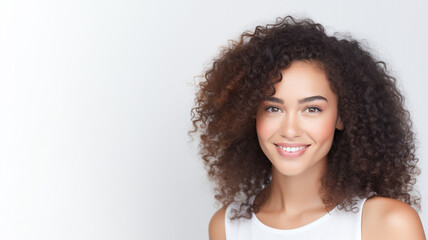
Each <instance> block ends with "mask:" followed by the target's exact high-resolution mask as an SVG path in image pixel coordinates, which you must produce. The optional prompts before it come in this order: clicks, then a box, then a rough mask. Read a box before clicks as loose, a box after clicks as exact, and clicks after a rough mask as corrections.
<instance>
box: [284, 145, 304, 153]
mask: <svg viewBox="0 0 428 240" xmlns="http://www.w3.org/2000/svg"><path fill="white" fill-rule="evenodd" d="M278 147H280V148H281V149H282V150H284V151H286V152H297V151H300V150H302V149H304V148H305V147H306V146H301V147H283V146H279V145H278Z"/></svg>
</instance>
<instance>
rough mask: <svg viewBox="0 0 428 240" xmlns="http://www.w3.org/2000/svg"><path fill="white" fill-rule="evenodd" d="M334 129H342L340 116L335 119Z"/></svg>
mask: <svg viewBox="0 0 428 240" xmlns="http://www.w3.org/2000/svg"><path fill="white" fill-rule="evenodd" d="M336 129H337V130H343V122H342V119H340V117H337V120H336Z"/></svg>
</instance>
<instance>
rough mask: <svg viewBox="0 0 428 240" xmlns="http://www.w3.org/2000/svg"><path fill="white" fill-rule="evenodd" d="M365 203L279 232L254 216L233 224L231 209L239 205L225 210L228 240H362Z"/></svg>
mask: <svg viewBox="0 0 428 240" xmlns="http://www.w3.org/2000/svg"><path fill="white" fill-rule="evenodd" d="M365 201H366V199H361V200H359V201H358V202H357V204H356V205H355V207H358V209H356V210H354V211H351V212H347V211H345V210H339V209H337V207H336V208H334V209H333V210H331V211H330V212H329V213H327V214H326V215H324V216H322V217H321V218H319V219H317V220H315V221H313V222H311V223H309V224H307V225H305V226H302V227H299V228H295V229H289V230H280V229H276V228H271V227H268V226H266V225H264V224H263V223H262V222H260V221H259V220H258V219H257V217H256V215H255V214H254V213H253V215H252V218H251V219H246V218H240V219H238V220H232V221H231V220H230V216H231V209H232V208H234V209H238V206H239V204H238V203H232V204H230V205H229V206H228V207H227V209H226V216H225V228H226V240H258V239H260V240H287V239H292V240H303V239H305V240H309V239H311V240H313V239H328V240H344V239H346V240H361V213H362V210H363V205H364V202H365Z"/></svg>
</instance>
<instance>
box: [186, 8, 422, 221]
mask: <svg viewBox="0 0 428 240" xmlns="http://www.w3.org/2000/svg"><path fill="white" fill-rule="evenodd" d="M299 60H302V61H315V62H317V63H319V65H320V67H321V68H322V69H323V70H324V71H325V73H326V74H327V76H328V79H329V81H330V85H331V89H332V91H333V92H334V93H335V94H336V95H337V96H338V112H339V116H340V118H341V120H342V122H343V124H344V129H343V130H342V131H336V133H335V136H334V140H333V145H332V147H331V150H330V152H329V153H328V164H327V174H326V176H324V177H323V179H322V193H323V194H322V199H323V201H324V204H325V205H326V206H336V205H338V206H339V207H340V208H345V209H347V210H349V209H351V208H352V206H353V204H354V203H355V197H361V198H364V197H365V198H368V197H371V196H372V195H373V194H375V195H377V196H384V197H389V198H394V199H399V200H401V201H403V202H406V203H408V204H410V205H413V206H414V207H416V208H420V203H419V202H420V198H419V197H418V196H415V195H413V186H414V184H415V182H416V180H415V176H416V175H417V174H419V169H418V168H417V167H416V163H417V161H418V159H417V158H416V156H415V143H414V141H415V140H414V133H413V131H412V124H411V121H410V116H409V112H408V111H407V110H406V109H405V108H404V98H403V95H402V94H401V93H400V92H399V90H398V88H397V87H396V80H395V78H394V77H392V76H391V75H389V74H388V71H387V68H386V64H385V63H384V62H381V61H377V60H375V59H374V57H373V56H372V55H371V54H370V53H369V52H368V51H366V50H365V49H364V47H363V46H362V44H361V43H359V42H358V41H356V40H353V39H340V38H338V37H335V36H328V35H327V34H326V33H325V31H324V28H323V26H322V25H320V24H317V23H314V22H313V21H312V20H310V19H302V20H295V19H294V18H293V17H291V16H287V17H285V18H278V19H277V20H276V23H275V24H269V25H266V26H257V27H256V28H255V30H254V32H248V31H247V32H244V33H243V34H242V35H241V36H240V39H239V40H238V41H232V42H231V44H230V45H229V46H228V47H227V48H225V49H224V50H222V52H221V54H220V55H219V57H218V58H217V59H215V60H214V62H213V64H212V67H210V68H209V69H208V70H207V71H206V72H205V80H204V81H202V82H200V83H199V91H198V92H197V95H196V100H195V107H194V108H193V109H192V112H191V113H192V122H193V126H194V129H193V131H191V132H197V131H199V132H201V135H200V140H201V149H200V154H201V156H202V159H203V161H204V164H205V166H206V168H207V170H208V175H209V177H210V179H211V180H213V181H214V182H215V183H216V188H215V190H216V195H215V198H216V199H217V200H218V201H219V202H221V203H222V204H223V205H224V206H226V205H228V204H230V203H231V202H233V201H237V200H241V201H242V203H241V211H240V213H237V215H236V216H235V218H239V217H246V218H251V213H252V212H257V211H258V205H257V203H252V202H251V201H250V199H251V197H254V196H257V195H259V194H261V193H262V191H263V189H264V188H265V187H266V186H267V185H268V184H269V183H270V179H271V170H272V165H271V163H270V161H269V160H268V159H267V157H266V156H265V155H264V153H263V151H262V150H261V148H260V146H259V143H258V140H257V133H256V126H255V124H256V122H255V117H254V116H255V115H256V111H257V106H258V105H259V104H260V103H261V102H262V101H263V100H264V99H265V97H266V96H268V95H273V94H274V92H275V89H274V87H273V85H274V84H275V83H276V82H278V81H281V79H282V75H281V70H283V69H286V68H287V67H289V66H290V64H291V63H292V62H293V61H299Z"/></svg>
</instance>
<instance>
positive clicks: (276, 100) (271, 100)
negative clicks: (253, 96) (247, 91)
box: [265, 97, 284, 104]
mask: <svg viewBox="0 0 428 240" xmlns="http://www.w3.org/2000/svg"><path fill="white" fill-rule="evenodd" d="M265 101H270V102H276V103H281V104H284V100H282V99H280V98H276V97H266V98H265Z"/></svg>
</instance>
